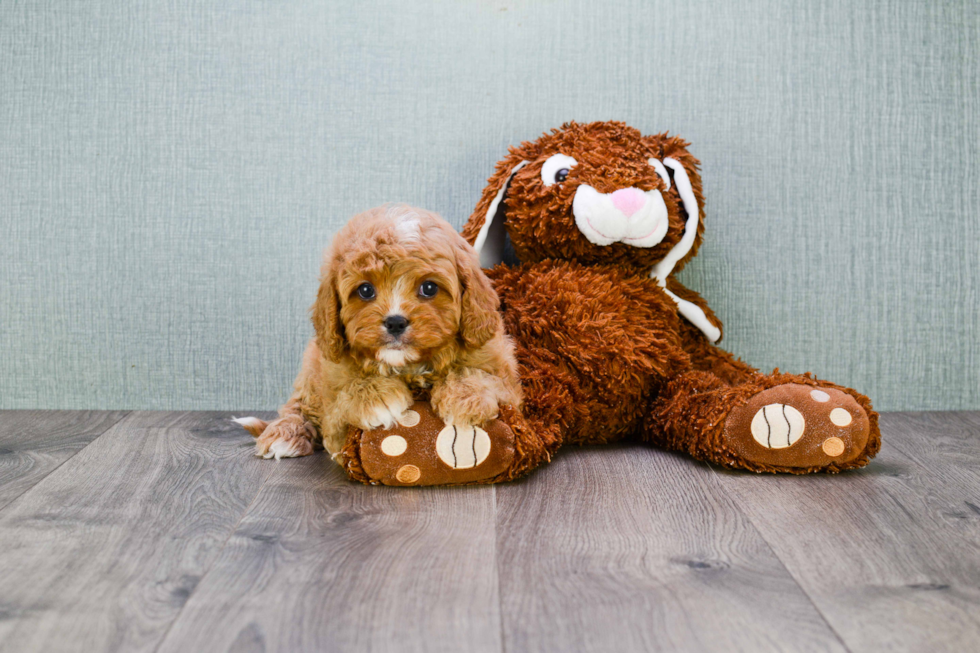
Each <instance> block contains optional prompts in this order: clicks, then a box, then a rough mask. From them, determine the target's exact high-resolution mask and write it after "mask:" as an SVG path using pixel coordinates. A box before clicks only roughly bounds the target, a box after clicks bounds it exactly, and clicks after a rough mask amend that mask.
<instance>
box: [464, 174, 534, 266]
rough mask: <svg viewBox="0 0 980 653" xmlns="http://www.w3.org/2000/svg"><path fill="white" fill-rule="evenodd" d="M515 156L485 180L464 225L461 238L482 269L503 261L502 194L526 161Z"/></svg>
mask: <svg viewBox="0 0 980 653" xmlns="http://www.w3.org/2000/svg"><path fill="white" fill-rule="evenodd" d="M515 159H516V157H515V155H513V154H511V156H509V157H507V158H506V159H504V160H503V161H501V162H500V163H499V164H497V172H495V173H494V175H493V176H492V177H490V179H489V180H488V182H487V187H486V188H485V189H483V195H482V196H481V197H480V201H479V202H478V203H477V205H476V210H474V211H473V215H471V216H470V219H469V221H468V222H467V223H466V225H465V226H464V227H463V231H462V234H463V238H465V239H466V242H468V243H469V244H470V245H472V246H473V249H475V250H476V253H477V254H479V256H480V265H481V266H482V267H485V268H492V267H493V266H495V265H496V264H498V263H500V262H501V261H503V260H504V244H505V243H506V240H507V232H506V231H505V229H504V216H503V200H504V195H506V194H507V187H508V186H509V185H510V180H511V179H512V178H513V177H514V175H515V174H516V173H517V171H518V170H520V169H521V168H523V167H524V166H526V165H527V163H528V162H527V161H520V160H517V161H515Z"/></svg>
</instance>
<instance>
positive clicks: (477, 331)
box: [456, 239, 504, 348]
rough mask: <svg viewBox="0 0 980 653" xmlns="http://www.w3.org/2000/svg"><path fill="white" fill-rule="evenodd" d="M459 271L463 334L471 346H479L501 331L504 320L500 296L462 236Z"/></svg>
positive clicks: (457, 253)
mask: <svg viewBox="0 0 980 653" xmlns="http://www.w3.org/2000/svg"><path fill="white" fill-rule="evenodd" d="M456 274H457V275H458V276H459V281H460V287H461V288H460V290H461V293H462V296H461V298H460V304H461V305H462V311H461V315H460V320H459V330H460V335H461V336H462V337H463V341H464V342H465V343H466V345H467V346H468V347H474V348H475V347H480V346H482V345H483V344H484V343H486V342H487V341H488V340H490V338H492V337H493V336H494V335H495V334H497V333H498V332H500V331H502V330H503V328H504V323H503V320H502V319H501V317H500V312H499V310H498V309H499V308H500V299H498V298H497V293H496V292H495V291H494V289H493V286H491V285H490V280H489V279H487V276H486V275H485V274H483V270H481V269H480V259H479V258H478V257H477V255H476V252H475V251H474V250H473V248H471V247H470V246H469V245H468V244H467V243H465V242H463V241H462V239H460V241H459V243H458V245H457V247H456Z"/></svg>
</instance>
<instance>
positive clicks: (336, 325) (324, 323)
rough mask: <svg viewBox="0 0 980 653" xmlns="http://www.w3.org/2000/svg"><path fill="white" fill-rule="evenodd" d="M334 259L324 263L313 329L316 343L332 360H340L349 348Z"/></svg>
mask: <svg viewBox="0 0 980 653" xmlns="http://www.w3.org/2000/svg"><path fill="white" fill-rule="evenodd" d="M336 267H337V266H336V265H335V264H334V263H333V262H332V261H329V260H328V261H327V262H325V263H324V265H323V271H322V272H321V274H320V290H319V291H318V292H317V295H316V301H315V302H314V303H313V308H312V309H311V312H312V314H313V329H314V330H315V331H316V344H317V346H318V347H319V348H320V351H321V352H322V353H323V354H324V355H326V356H327V357H328V358H330V360H332V361H334V362H335V363H336V362H339V361H340V359H341V358H342V357H343V355H344V352H345V351H346V349H347V337H346V334H345V333H344V323H343V321H342V320H341V319H340V296H339V295H338V294H337V270H336Z"/></svg>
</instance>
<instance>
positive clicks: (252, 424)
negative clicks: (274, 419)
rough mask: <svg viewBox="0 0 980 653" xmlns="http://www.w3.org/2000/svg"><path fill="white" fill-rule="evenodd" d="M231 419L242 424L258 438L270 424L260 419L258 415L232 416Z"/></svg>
mask: <svg viewBox="0 0 980 653" xmlns="http://www.w3.org/2000/svg"><path fill="white" fill-rule="evenodd" d="M231 421H233V422H234V423H235V424H238V425H239V426H241V427H242V428H243V429H245V430H246V431H248V432H249V433H251V434H252V436H253V437H256V438H257V437H259V436H260V435H262V431H264V430H265V427H267V426H268V425H269V423H268V422H266V421H263V420H260V419H259V418H258V417H232V418H231Z"/></svg>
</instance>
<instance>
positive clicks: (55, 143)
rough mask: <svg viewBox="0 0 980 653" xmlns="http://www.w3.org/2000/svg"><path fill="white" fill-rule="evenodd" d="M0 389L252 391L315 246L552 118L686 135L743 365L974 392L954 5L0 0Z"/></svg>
mask: <svg viewBox="0 0 980 653" xmlns="http://www.w3.org/2000/svg"><path fill="white" fill-rule="evenodd" d="M0 16H2V19H0V89H2V91H0V407H2V408H13V407H40V408H69V407H71V408H74V407H91V408H110V407H111V408H176V409H191V408H215V409H219V408H220V409H231V408H234V409H241V408H253V409H258V408H263V409H264V408H273V407H275V406H276V405H278V404H279V403H280V402H281V401H283V400H284V399H285V398H286V397H287V396H288V391H289V387H290V384H291V381H292V377H293V374H294V372H295V370H296V367H297V363H298V360H299V356H300V353H301V351H302V348H303V345H304V343H305V340H306V338H307V337H308V335H309V333H310V326H309V323H308V320H307V313H306V311H307V307H308V306H309V304H310V303H311V301H312V298H313V295H314V292H315V287H316V273H317V270H318V263H319V260H318V259H319V254H320V251H321V250H322V248H323V247H324V246H325V245H326V244H327V243H328V242H329V239H330V236H331V234H332V233H333V232H334V231H335V230H336V229H337V228H338V227H339V225H341V224H342V223H343V222H344V221H345V220H346V218H347V217H349V216H350V215H351V214H353V213H355V212H357V211H359V210H362V209H364V208H367V207H370V206H372V205H375V204H379V203H382V202H385V201H393V200H399V201H405V202H409V203H415V204H419V205H422V206H425V207H428V208H431V209H433V210H436V211H438V212H440V213H442V214H443V215H444V216H446V217H447V218H448V219H449V220H450V221H452V222H453V223H455V224H456V225H461V224H462V223H463V221H464V220H465V218H466V217H467V216H468V215H469V213H470V211H471V209H472V207H473V205H474V204H475V203H476V200H477V198H478V197H479V194H480V190H481V188H482V186H483V183H484V180H485V179H486V178H487V176H488V175H489V174H490V172H491V170H492V168H493V165H494V164H495V162H496V161H497V160H498V158H500V157H501V155H502V154H503V153H504V152H505V149H506V146H507V145H508V144H510V143H516V142H518V141H520V140H522V139H529V138H534V137H536V136H537V135H538V134H539V133H540V132H542V131H543V130H545V129H547V128H549V127H553V126H557V125H559V124H560V123H561V122H563V121H565V120H568V119H576V120H596V119H612V118H619V119H623V120H626V121H627V122H629V123H631V124H632V125H634V126H636V127H638V128H640V129H642V130H644V131H646V132H655V131H661V130H665V129H670V130H671V131H675V132H678V133H680V134H681V135H683V136H685V137H686V138H688V139H689V140H691V141H693V146H692V151H693V152H694V153H695V155H697V156H699V157H700V158H701V160H702V161H703V164H704V168H703V177H704V182H705V191H706V195H707V217H706V224H707V228H708V233H707V238H708V239H707V243H706V245H705V247H703V249H702V250H701V251H702V253H701V255H700V257H699V258H698V259H697V260H696V262H695V263H694V264H693V265H691V266H690V267H689V268H688V270H686V271H685V273H684V275H683V276H684V279H685V281H686V282H687V283H688V284H689V285H690V286H692V287H694V288H696V289H698V290H700V291H702V292H703V294H704V295H706V297H707V298H708V299H709V301H710V303H711V305H712V306H713V307H714V309H715V311H716V312H717V313H718V315H719V316H720V317H721V318H722V319H723V320H724V321H725V323H726V334H727V335H726V338H725V341H724V343H723V344H724V345H725V346H726V347H727V348H729V349H731V350H732V351H735V352H737V353H738V354H740V355H741V356H742V357H743V358H744V359H746V360H747V361H749V362H751V363H753V364H755V365H758V366H761V367H763V368H772V367H775V366H779V367H781V368H783V369H786V370H790V371H804V370H812V371H814V372H815V373H817V374H819V375H821V376H824V377H827V378H830V379H833V380H836V381H838V382H840V383H845V384H849V385H853V386H855V387H857V388H860V389H862V390H864V391H866V392H867V393H868V394H869V395H871V397H872V398H873V399H874V400H875V401H876V404H877V406H878V407H879V408H882V409H886V410H888V409H891V410H895V409H951V408H972V409H977V408H980V372H978V369H980V339H978V335H980V334H978V326H977V325H978V322H980V309H978V306H980V303H978V300H980V290H978V288H980V283H978V282H980V235H978V233H977V224H978V220H980V210H978V209H980V191H978V188H980V184H978V177H980V66H978V64H977V62H978V61H980V4H978V3H976V2H961V3H960V2H957V3H952V2H948V3H939V2H933V1H930V0H917V1H912V2H910V1H905V2H898V1H895V2H875V3H865V2H847V1H837V2H827V3H823V2H754V1H752V2H734V3H722V2H718V3H706V2H698V1H692V2H678V1H677V0H668V1H659V0H658V1H655V2H651V1H649V0H632V1H629V0H625V1H616V2H595V1H594V0H586V1H575V2H546V1H537V2H523V1H522V2H510V1H506V0H501V1H495V2H462V1H460V0H454V1H447V2H441V3H440V2H396V1H393V0H386V1H384V2H336V3H325V2H313V1H305V2H279V1H276V2H239V3H233V2H225V1H217V2H215V1H194V0H173V1H172V2H168V3H137V2H116V3H113V2H103V3H98V2H90V3H58V2H47V3H41V2H6V3H4V4H3V6H2V8H0Z"/></svg>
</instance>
